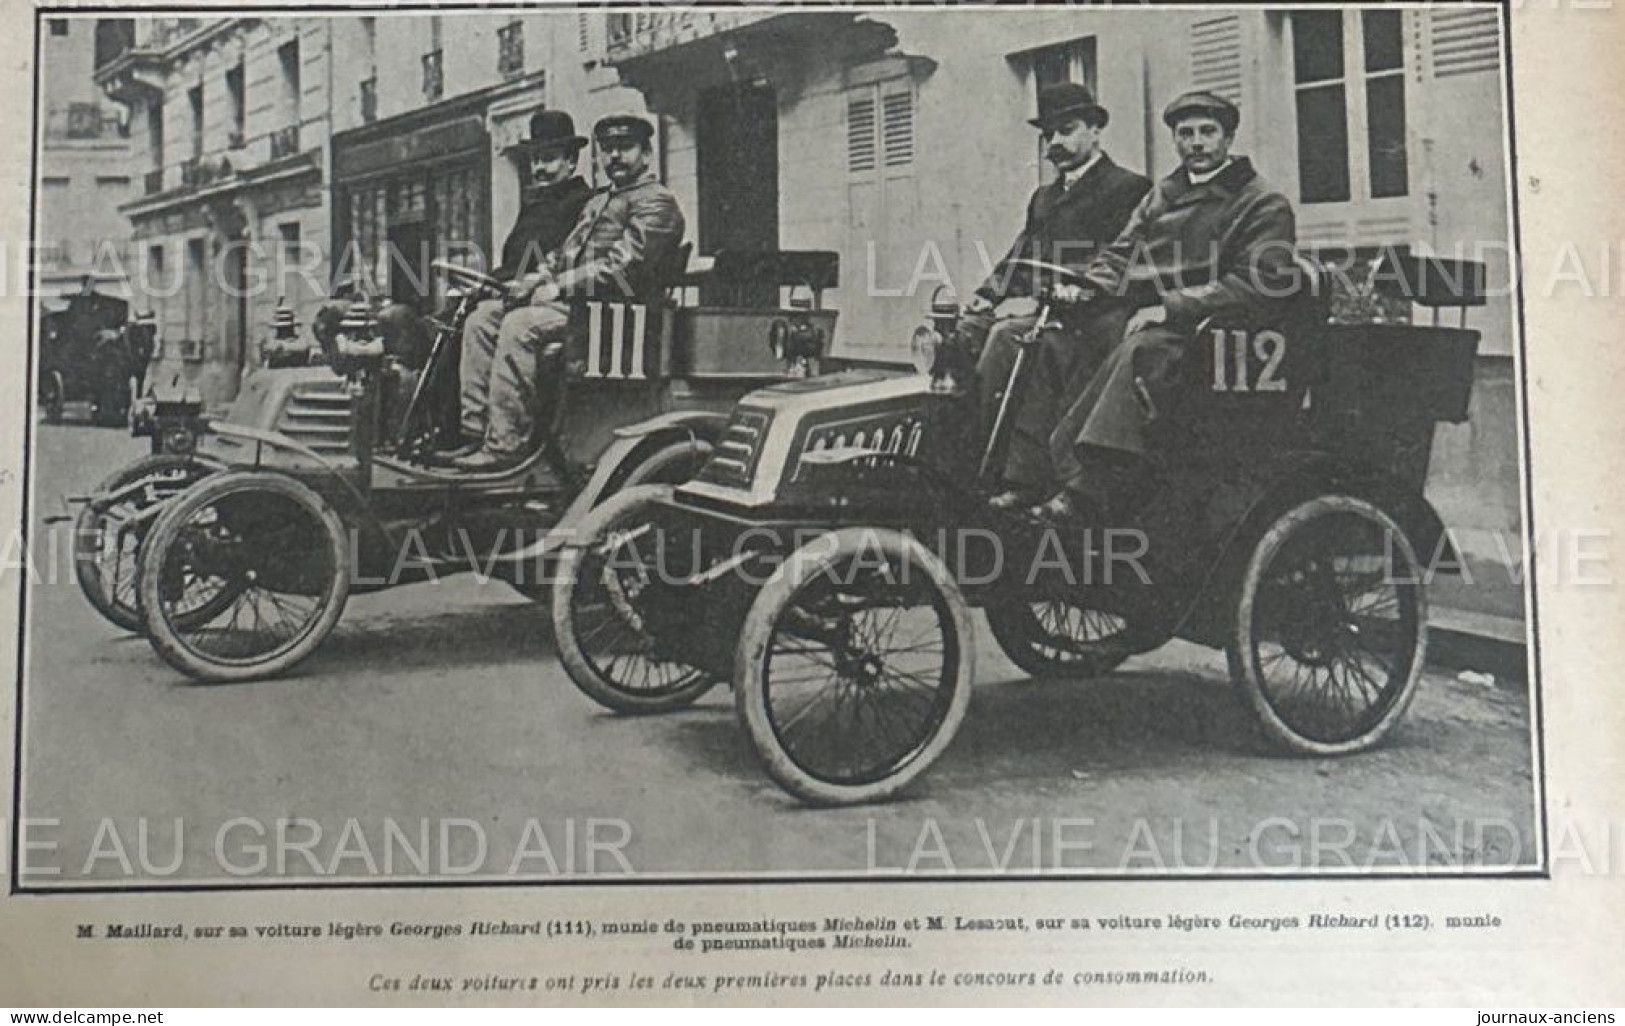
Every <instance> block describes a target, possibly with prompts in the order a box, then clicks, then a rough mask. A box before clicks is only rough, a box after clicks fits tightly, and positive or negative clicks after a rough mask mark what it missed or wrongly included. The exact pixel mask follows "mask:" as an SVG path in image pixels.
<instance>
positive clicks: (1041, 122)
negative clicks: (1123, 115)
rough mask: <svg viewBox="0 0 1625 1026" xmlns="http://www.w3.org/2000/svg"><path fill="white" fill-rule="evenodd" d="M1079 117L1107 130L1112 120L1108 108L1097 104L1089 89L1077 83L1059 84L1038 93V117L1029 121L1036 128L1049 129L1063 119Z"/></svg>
mask: <svg viewBox="0 0 1625 1026" xmlns="http://www.w3.org/2000/svg"><path fill="white" fill-rule="evenodd" d="M1072 114H1075V115H1078V116H1080V117H1082V118H1083V120H1085V121H1087V122H1088V123H1089V124H1092V125H1094V126H1095V127H1096V128H1105V127H1106V122H1107V121H1109V120H1110V119H1111V115H1110V114H1109V113H1107V111H1106V108H1105V107H1102V106H1101V105H1100V104H1098V103H1096V102H1095V94H1094V93H1091V92H1090V91H1089V87H1088V86H1085V85H1079V84H1078V83H1076V82H1057V83H1055V84H1054V85H1048V86H1045V87H1044V88H1042V89H1040V90H1039V91H1038V116H1037V117H1036V118H1029V119H1027V123H1028V124H1029V125H1032V126H1033V127H1034V128H1048V127H1049V126H1051V125H1053V124H1055V122H1057V121H1059V120H1060V119H1061V118H1063V117H1066V116H1068V115H1072Z"/></svg>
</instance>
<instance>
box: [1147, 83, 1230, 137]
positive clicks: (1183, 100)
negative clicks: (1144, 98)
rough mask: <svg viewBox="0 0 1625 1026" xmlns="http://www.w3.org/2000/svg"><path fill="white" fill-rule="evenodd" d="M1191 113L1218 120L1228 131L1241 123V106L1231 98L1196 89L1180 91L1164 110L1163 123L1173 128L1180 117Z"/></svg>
mask: <svg viewBox="0 0 1625 1026" xmlns="http://www.w3.org/2000/svg"><path fill="white" fill-rule="evenodd" d="M1191 114H1202V115H1206V116H1207V117H1210V118H1212V119H1213V120H1215V121H1217V122H1218V123H1219V124H1220V125H1222V126H1224V130H1225V131H1226V132H1234V131H1235V130H1236V126H1237V125H1239V124H1241V108H1239V107H1237V106H1236V105H1235V104H1233V103H1231V102H1230V101H1229V100H1227V99H1225V98H1224V97H1222V96H1220V95H1218V94H1217V93H1210V92H1207V91H1205V90H1201V89H1196V90H1192V91H1191V92H1188V93H1180V94H1179V95H1178V96H1176V97H1174V101H1173V102H1172V103H1170V104H1168V106H1166V107H1164V108H1163V110H1162V121H1163V124H1165V125H1167V126H1168V127H1169V128H1173V127H1174V126H1175V125H1177V124H1178V123H1179V119H1180V118H1182V117H1186V116H1187V115H1191Z"/></svg>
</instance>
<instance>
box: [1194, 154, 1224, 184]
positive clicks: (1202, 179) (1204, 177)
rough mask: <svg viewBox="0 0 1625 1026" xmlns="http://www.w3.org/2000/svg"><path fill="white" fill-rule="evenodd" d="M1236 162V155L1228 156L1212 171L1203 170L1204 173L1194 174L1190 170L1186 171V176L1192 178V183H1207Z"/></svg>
mask: <svg viewBox="0 0 1625 1026" xmlns="http://www.w3.org/2000/svg"><path fill="white" fill-rule="evenodd" d="M1235 162H1236V158H1234V157H1226V158H1224V163H1223V164H1220V165H1219V166H1218V167H1216V168H1214V169H1213V170H1212V171H1205V172H1203V173H1202V174H1199V175H1193V174H1191V173H1190V172H1189V171H1186V172H1185V177H1187V178H1189V179H1190V180H1191V184H1192V185H1206V184H1207V183H1209V182H1211V181H1213V179H1215V178H1217V177H1219V175H1220V174H1221V173H1222V172H1223V171H1224V169H1225V168H1227V167H1229V166H1230V165H1231V164H1234V163H1235Z"/></svg>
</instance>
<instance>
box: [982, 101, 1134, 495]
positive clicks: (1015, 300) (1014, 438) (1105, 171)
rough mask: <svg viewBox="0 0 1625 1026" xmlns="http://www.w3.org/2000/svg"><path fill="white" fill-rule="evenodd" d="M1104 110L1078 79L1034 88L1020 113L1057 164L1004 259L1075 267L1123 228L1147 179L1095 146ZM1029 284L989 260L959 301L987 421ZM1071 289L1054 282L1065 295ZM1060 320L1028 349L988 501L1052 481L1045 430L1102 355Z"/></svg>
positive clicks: (1024, 328) (1027, 321)
mask: <svg viewBox="0 0 1625 1026" xmlns="http://www.w3.org/2000/svg"><path fill="white" fill-rule="evenodd" d="M1109 120H1110V115H1109V114H1108V113H1107V111H1106V108H1104V107H1102V106H1101V105H1100V104H1098V103H1096V102H1095V98H1094V95H1093V94H1092V93H1090V91H1089V89H1088V88H1087V87H1086V86H1082V85H1078V84H1076V83H1073V82H1061V83H1057V84H1055V85H1052V86H1048V87H1046V88H1045V89H1043V90H1042V91H1041V92H1040V93H1039V94H1038V116H1037V117H1036V118H1032V119H1031V120H1030V121H1029V122H1028V123H1029V124H1031V125H1032V126H1033V127H1034V128H1037V129H1038V130H1039V133H1040V136H1041V138H1042V139H1043V142H1044V156H1045V158H1046V159H1047V160H1049V162H1050V163H1051V164H1053V165H1055V172H1056V174H1055V180H1054V181H1053V182H1051V183H1050V184H1048V185H1044V186H1040V187H1039V188H1038V189H1037V190H1036V191H1035V192H1033V194H1032V196H1031V198H1030V199H1029V200H1028V202H1027V218H1026V222H1025V223H1024V224H1023V225H1022V229H1021V233H1020V234H1019V235H1017V236H1016V240H1015V242H1014V243H1012V244H1011V246H1010V250H1009V252H1008V253H1007V254H1005V258H1004V259H1005V260H1011V259H1015V258H1018V257H1019V258H1028V259H1035V260H1042V261H1044V262H1046V263H1051V264H1060V265H1062V266H1065V267H1070V268H1075V269H1078V270H1082V269H1083V268H1084V267H1085V266H1087V265H1088V263H1089V261H1090V260H1091V259H1093V258H1094V256H1095V255H1096V253H1097V252H1098V250H1099V249H1100V248H1101V247H1104V246H1105V245H1106V244H1107V243H1109V242H1110V241H1111V240H1112V239H1115V238H1116V237H1117V235H1118V233H1119V232H1120V231H1122V229H1123V226H1124V225H1125V224H1126V223H1127V222H1128V218H1129V214H1130V213H1131V212H1132V211H1133V210H1134V206H1135V204H1137V203H1139V202H1140V199H1141V197H1143V196H1144V195H1145V194H1146V191H1147V190H1148V189H1150V188H1151V182H1150V181H1149V180H1148V179H1146V178H1145V177H1144V176H1143V175H1137V174H1135V173H1134V172H1132V171H1128V170H1125V169H1123V168H1120V167H1118V166H1117V165H1116V164H1114V163H1113V162H1112V159H1111V158H1110V157H1108V156H1107V155H1106V153H1105V152H1104V151H1103V150H1102V149H1101V147H1100V135H1101V132H1102V130H1104V129H1105V127H1106V124H1107V122H1108V121H1109ZM1032 291H1033V290H1032V282H1031V279H1030V278H1029V277H1028V276H1027V275H1024V274H1015V273H1005V272H1000V271H998V270H995V272H994V274H993V275H992V276H990V277H989V278H988V279H987V280H986V281H984V282H983V283H982V284H981V285H980V286H979V287H978V288H977V289H976V293H975V295H973V296H972V297H971V299H970V301H969V302H968V303H967V304H966V305H965V310H964V317H963V318H962V319H961V322H960V329H959V331H960V339H961V340H962V341H963V342H964V343H965V344H968V345H969V346H970V347H971V349H972V350H973V351H980V353H981V357H980V360H979V363H978V366H977V374H978V381H979V387H980V392H981V405H982V411H983V418H984V421H985V422H986V423H987V424H991V423H992V421H993V417H994V416H995V413H996V411H997V409H998V406H999V403H1000V401H1001V399H1002V398H1003V395H1004V390H1005V388H1006V387H1007V385H1008V382H1009V377H1010V367H1011V365H1012V364H1013V362H1014V360H1015V354H1016V351H1017V347H1018V342H1017V340H1018V339H1019V338H1021V337H1022V336H1025V335H1026V334H1027V333H1029V332H1030V331H1031V330H1032V327H1033V324H1034V323H1035V320H1036V317H1037V312H1038V310H1037V302H1036V300H1035V299H1034V297H1033V296H1032ZM1070 291H1075V289H1072V290H1070ZM1070 291H1069V287H1068V286H1061V294H1062V296H1063V297H1065V296H1068V295H1070ZM1061 320H1062V324H1063V330H1062V331H1054V330H1050V331H1046V332H1044V334H1043V336H1042V337H1041V339H1040V340H1039V341H1038V343H1037V344H1036V345H1037V347H1036V349H1035V350H1034V351H1033V353H1032V355H1031V356H1030V357H1029V363H1028V371H1027V375H1026V377H1027V381H1028V382H1029V385H1028V386H1027V388H1026V390H1025V394H1024V396H1023V399H1022V402H1021V404H1020V406H1019V407H1018V408H1017V409H1016V411H1015V413H1014V420H1013V421H1012V424H1011V434H1010V448H1009V452H1008V457H1007V462H1006V466H1005V468H1004V481H1005V482H1006V484H1007V486H1008V490H1007V491H1005V492H1003V493H1002V494H1000V495H998V496H995V497H994V499H993V500H992V501H993V504H994V505H995V506H1000V507H1010V506H1015V505H1018V504H1022V503H1031V502H1036V501H1038V500H1039V499H1041V498H1043V497H1044V496H1046V495H1049V494H1051V493H1052V492H1053V491H1054V490H1055V477H1054V471H1053V469H1052V467H1051V464H1050V456H1049V448H1048V443H1049V437H1050V434H1051V432H1052V431H1053V430H1054V428H1055V424H1056V421H1057V420H1058V419H1059V418H1060V416H1061V414H1062V413H1063V412H1064V411H1065V410H1066V407H1067V404H1068V402H1069V401H1070V399H1071V397H1072V396H1074V395H1075V394H1076V393H1077V390H1078V389H1079V388H1081V387H1082V386H1083V383H1084V382H1087V381H1088V380H1089V377H1090V375H1092V374H1093V373H1094V370H1095V368H1097V367H1098V366H1099V364H1100V361H1101V360H1102V359H1103V358H1104V356H1105V353H1104V352H1103V351H1097V350H1098V348H1099V347H1089V346H1084V345H1080V344H1079V343H1078V340H1077V339H1076V338H1074V337H1072V333H1071V332H1070V331H1067V330H1065V328H1066V327H1068V325H1067V324H1066V317H1065V315H1064V314H1063V316H1062V318H1061Z"/></svg>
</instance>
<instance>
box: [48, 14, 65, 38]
mask: <svg viewBox="0 0 1625 1026" xmlns="http://www.w3.org/2000/svg"><path fill="white" fill-rule="evenodd" d="M50 24H51V35H53V36H65V35H67V34H68V19H66V18H52V19H51V22H50Z"/></svg>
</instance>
